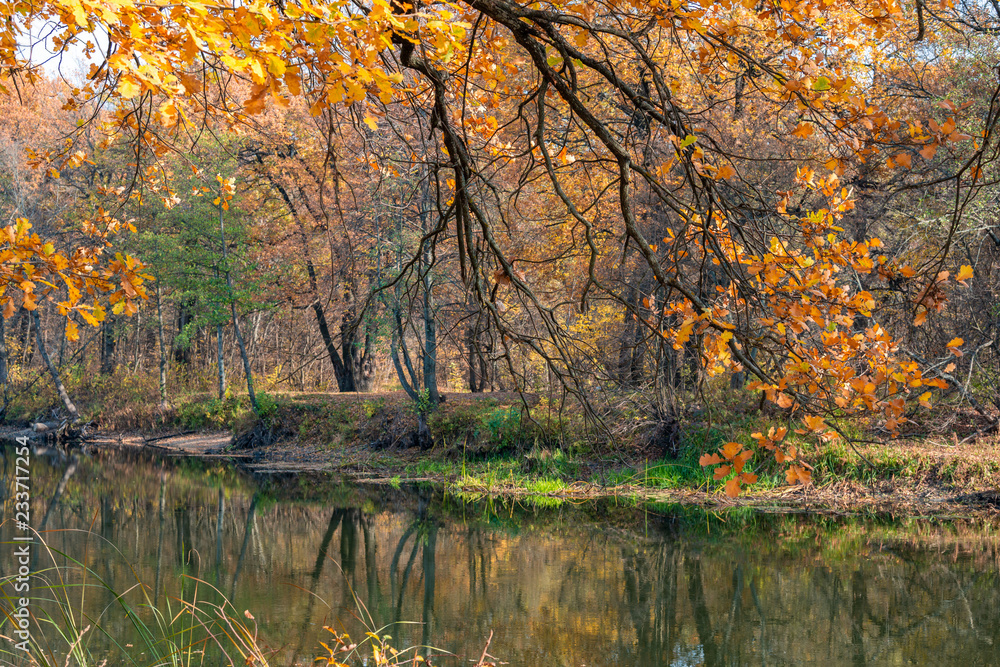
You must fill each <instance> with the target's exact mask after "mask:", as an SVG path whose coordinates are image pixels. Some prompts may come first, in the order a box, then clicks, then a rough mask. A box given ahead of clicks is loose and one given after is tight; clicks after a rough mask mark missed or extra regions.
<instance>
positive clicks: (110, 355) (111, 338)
mask: <svg viewBox="0 0 1000 667" xmlns="http://www.w3.org/2000/svg"><path fill="white" fill-rule="evenodd" d="M125 363H126V366H127V364H128V361H126V362H125ZM114 370H115V332H114V322H112V321H111V316H110V313H109V314H108V317H107V318H105V320H104V321H103V322H101V375H110V374H111V373H112V372H113V371H114Z"/></svg>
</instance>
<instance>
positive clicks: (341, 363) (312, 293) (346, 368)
mask: <svg viewBox="0 0 1000 667" xmlns="http://www.w3.org/2000/svg"><path fill="white" fill-rule="evenodd" d="M266 177H267V179H268V181H270V183H271V185H273V186H274V189H275V190H277V191H278V194H280V195H281V198H282V199H283V200H284V202H285V205H286V206H287V207H288V211H289V212H290V213H291V214H292V219H293V220H295V228H296V231H297V232H298V237H299V243H300V245H301V246H302V258H303V260H305V264H306V275H307V276H308V277H309V297H310V298H311V299H312V303H311V304H310V305H311V307H312V310H313V313H314V314H315V315H316V324H317V325H319V335H320V336H321V337H322V338H323V345H324V346H325V347H326V353H327V356H329V357H330V364H331V365H332V366H333V374H334V376H335V377H336V378H337V388H338V390H339V391H341V392H353V391H355V389H354V374H353V372H352V369H351V368H350V360H349V359H347V360H345V359H342V358H341V356H340V354H339V353H338V352H337V346H336V345H335V344H334V342H333V336H331V335H330V325H329V323H328V322H327V320H326V313H325V312H324V311H323V304H322V303H321V301H320V296H319V281H318V280H317V279H316V267H315V266H314V265H313V260H312V253H311V252H310V251H309V235H308V234H307V233H306V226H305V223H304V222H303V221H302V217H301V216H300V215H299V211H298V208H297V207H296V206H295V204H294V203H293V202H292V198H291V196H289V194H288V191H287V190H286V189H285V187H284V186H283V185H281V183H279V182H278V181H277V179H275V178H273V177H271V176H270V175H267V176H266ZM341 333H342V334H343V329H342V330H341ZM342 342H343V341H342ZM345 347H346V346H345ZM345 361H346V362H347V363H345Z"/></svg>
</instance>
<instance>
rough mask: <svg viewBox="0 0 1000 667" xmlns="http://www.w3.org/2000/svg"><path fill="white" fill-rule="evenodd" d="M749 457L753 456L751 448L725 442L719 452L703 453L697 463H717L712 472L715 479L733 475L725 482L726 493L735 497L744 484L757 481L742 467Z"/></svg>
mask: <svg viewBox="0 0 1000 667" xmlns="http://www.w3.org/2000/svg"><path fill="white" fill-rule="evenodd" d="M720 454H721V456H720ZM751 458H753V452H752V451H751V450H749V449H744V448H743V445H741V444H740V443H738V442H727V443H726V444H725V445H723V446H722V447H720V448H719V454H705V455H703V456H702V457H701V458H700V459H699V461H698V463H699V464H700V465H702V466H710V465H718V466H719V467H718V468H716V469H715V472H714V473H713V477H714V479H716V480H722V479H725V478H726V477H728V476H729V475H730V474H732V475H733V476H732V477H731V478H730V479H729V480H728V481H727V482H726V495H728V496H730V497H736V496H738V495H739V493H740V488H741V487H742V486H743V485H744V484H753V483H755V482H756V481H757V475H755V474H754V473H751V472H746V471H744V469H743V468H744V466H745V465H746V463H747V461H749V460H750V459H751Z"/></svg>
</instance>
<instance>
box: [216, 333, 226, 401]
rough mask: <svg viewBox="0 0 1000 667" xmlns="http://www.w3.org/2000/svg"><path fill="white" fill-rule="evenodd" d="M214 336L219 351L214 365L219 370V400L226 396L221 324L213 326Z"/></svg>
mask: <svg viewBox="0 0 1000 667" xmlns="http://www.w3.org/2000/svg"><path fill="white" fill-rule="evenodd" d="M215 338H216V340H217V341H218V343H219V351H218V353H217V355H218V356H217V357H216V360H217V361H216V364H215V365H216V366H217V367H218V370H219V400H222V399H223V398H225V397H226V361H225V359H224V358H223V356H222V325H221V324H218V325H216V327H215Z"/></svg>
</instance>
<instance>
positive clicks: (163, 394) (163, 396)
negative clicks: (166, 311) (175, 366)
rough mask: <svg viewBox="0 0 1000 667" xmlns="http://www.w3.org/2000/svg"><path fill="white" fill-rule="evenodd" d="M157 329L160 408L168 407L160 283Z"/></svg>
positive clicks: (157, 293) (157, 302) (165, 347)
mask: <svg viewBox="0 0 1000 667" xmlns="http://www.w3.org/2000/svg"><path fill="white" fill-rule="evenodd" d="M156 331H157V334H158V336H159V339H160V341H159V342H160V408H162V409H166V408H167V405H168V403H167V344H166V341H165V340H164V338H165V336H164V334H163V302H162V300H161V299H160V283H159V282H157V283H156Z"/></svg>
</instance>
